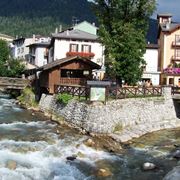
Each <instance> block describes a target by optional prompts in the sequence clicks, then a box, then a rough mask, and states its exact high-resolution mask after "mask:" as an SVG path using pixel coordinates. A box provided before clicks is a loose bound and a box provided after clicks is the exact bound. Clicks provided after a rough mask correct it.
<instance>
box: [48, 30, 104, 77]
mask: <svg viewBox="0 0 180 180" xmlns="http://www.w3.org/2000/svg"><path fill="white" fill-rule="evenodd" d="M69 56H82V57H86V58H89V59H90V60H91V61H93V62H95V63H97V64H99V65H100V66H101V67H102V69H101V71H99V73H98V74H100V72H104V46H102V44H101V43H100V42H99V40H98V36H97V35H94V34H91V33H87V32H85V31H82V30H79V29H71V30H69V29H68V30H66V31H63V32H59V33H54V34H52V40H51V45H50V48H49V56H48V62H49V63H50V62H52V61H55V60H58V59H62V58H65V57H69Z"/></svg>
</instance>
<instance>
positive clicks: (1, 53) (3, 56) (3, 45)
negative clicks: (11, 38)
mask: <svg viewBox="0 0 180 180" xmlns="http://www.w3.org/2000/svg"><path fill="white" fill-rule="evenodd" d="M9 54H10V51H9V48H8V44H7V42H6V41H3V40H1V39H0V62H2V63H3V64H4V63H6V61H7V60H8V58H9Z"/></svg>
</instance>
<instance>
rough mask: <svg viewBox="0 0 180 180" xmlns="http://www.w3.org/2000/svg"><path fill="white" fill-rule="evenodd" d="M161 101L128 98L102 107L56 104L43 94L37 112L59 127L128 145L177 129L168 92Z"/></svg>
mask: <svg viewBox="0 0 180 180" xmlns="http://www.w3.org/2000/svg"><path fill="white" fill-rule="evenodd" d="M163 93H164V94H163V96H162V97H151V98H131V99H121V100H113V101H109V102H107V104H106V105H104V104H102V103H91V104H87V103H85V102H79V101H77V100H72V101H70V102H69V103H68V104H67V105H66V106H63V105H62V104H59V103H57V100H56V97H55V96H53V95H45V94H43V95H42V97H41V100H40V103H39V108H40V110H41V111H43V112H45V114H50V116H51V118H52V119H53V120H55V121H58V122H59V123H66V124H68V125H71V126H73V127H75V128H78V129H79V130H80V131H82V132H84V133H85V132H86V133H89V134H94V135H98V136H99V135H104V134H105V135H108V136H110V137H111V138H112V139H114V140H116V141H117V142H120V143H121V142H127V141H130V140H131V139H133V138H138V137H140V136H142V135H144V134H147V133H151V132H154V131H158V130H162V129H169V128H176V127H180V119H178V118H177V109H178V107H176V106H179V107H180V104H176V105H175V104H174V101H173V99H172V97H171V89H170V88H168V87H166V88H164V91H163Z"/></svg>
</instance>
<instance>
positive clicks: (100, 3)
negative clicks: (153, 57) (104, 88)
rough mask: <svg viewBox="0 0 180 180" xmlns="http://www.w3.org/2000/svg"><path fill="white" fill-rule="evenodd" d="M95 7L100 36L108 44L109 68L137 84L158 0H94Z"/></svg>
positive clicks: (109, 71)
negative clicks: (149, 23)
mask: <svg viewBox="0 0 180 180" xmlns="http://www.w3.org/2000/svg"><path fill="white" fill-rule="evenodd" d="M94 9H95V12H96V15H97V18H98V20H99V23H100V29H99V36H100V40H101V42H102V43H103V44H104V45H105V47H106V52H105V53H106V67H107V72H108V73H109V75H111V76H112V77H116V78H117V79H119V80H122V79H124V80H125V82H127V83H128V84H135V83H136V82H137V81H138V80H139V79H140V78H141V75H142V72H143V70H142V68H141V67H142V66H143V65H145V61H144V59H143V55H144V53H145V47H146V40H145V37H146V34H147V29H148V20H149V17H150V16H151V15H152V13H153V10H154V9H155V0H149V1H147V0H136V1H132V0H110V1H105V0H95V4H94Z"/></svg>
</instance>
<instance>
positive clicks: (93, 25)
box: [73, 21, 99, 29]
mask: <svg viewBox="0 0 180 180" xmlns="http://www.w3.org/2000/svg"><path fill="white" fill-rule="evenodd" d="M81 24H88V25H90V26H92V27H94V28H96V29H99V28H98V27H96V26H95V24H93V23H92V24H91V23H89V22H88V21H82V22H80V23H78V24H76V25H75V26H74V27H73V28H76V27H77V26H79V25H81Z"/></svg>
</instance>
